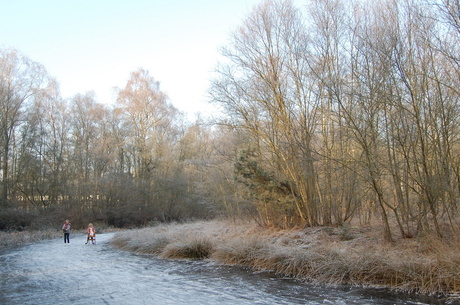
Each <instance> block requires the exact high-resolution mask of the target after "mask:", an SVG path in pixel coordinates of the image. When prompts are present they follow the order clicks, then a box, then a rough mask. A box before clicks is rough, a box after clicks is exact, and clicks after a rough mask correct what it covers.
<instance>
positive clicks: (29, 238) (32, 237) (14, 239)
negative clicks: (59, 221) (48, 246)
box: [0, 230, 62, 246]
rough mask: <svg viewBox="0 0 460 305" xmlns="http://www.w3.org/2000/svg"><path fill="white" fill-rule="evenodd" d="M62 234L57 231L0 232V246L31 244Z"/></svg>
mask: <svg viewBox="0 0 460 305" xmlns="http://www.w3.org/2000/svg"><path fill="white" fill-rule="evenodd" d="M61 236H62V233H61V232H60V231H58V230H40V231H22V232H3V231H0V246H6V245H19V244H24V243H31V242H36V241H40V240H45V239H53V238H57V237H61Z"/></svg>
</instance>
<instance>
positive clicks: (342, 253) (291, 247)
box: [112, 221, 460, 296]
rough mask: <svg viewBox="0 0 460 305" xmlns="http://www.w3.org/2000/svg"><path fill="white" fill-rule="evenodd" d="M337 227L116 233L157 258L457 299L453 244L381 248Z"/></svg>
mask: <svg viewBox="0 0 460 305" xmlns="http://www.w3.org/2000/svg"><path fill="white" fill-rule="evenodd" d="M340 230H341V229H340V228H319V229H318V228H316V229H315V228H312V229H307V230H287V231H275V230H268V229H261V228H260V227H258V226H257V225H255V224H252V223H231V222H227V221H210V222H197V223H190V224H170V225H159V226H156V227H152V228H146V229H142V230H135V231H128V232H122V233H118V234H116V235H115V237H114V239H113V240H112V243H113V244H114V245H116V246H118V247H120V248H121V249H124V250H128V251H136V252H142V253H150V254H155V255H158V256H160V257H164V258H194V259H204V258H209V259H212V260H214V261H217V262H219V263H222V264H231V265H242V266H247V267H250V268H252V269H254V270H267V271H271V272H274V273H275V274H277V275H279V276H289V277H293V278H297V279H300V280H305V281H311V282H316V283H323V284H329V285H338V284H348V285H357V286H372V287H389V288H393V289H395V290H400V291H406V292H417V293H423V294H442V295H457V296H458V295H460V251H459V250H460V243H459V242H451V243H450V244H446V243H443V242H441V241H439V240H437V239H430V238H425V239H423V240H403V239H401V240H400V241H398V243H396V244H384V243H382V242H381V240H379V239H377V238H375V236H373V235H372V233H373V232H372V231H371V232H366V231H360V230H355V232H353V237H354V238H352V239H348V238H346V239H344V238H341V231H340Z"/></svg>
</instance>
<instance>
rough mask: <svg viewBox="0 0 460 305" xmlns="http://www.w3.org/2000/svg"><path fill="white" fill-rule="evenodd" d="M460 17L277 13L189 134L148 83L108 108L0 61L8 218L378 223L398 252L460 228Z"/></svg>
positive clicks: (20, 62) (246, 47)
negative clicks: (208, 120)
mask: <svg viewBox="0 0 460 305" xmlns="http://www.w3.org/2000/svg"><path fill="white" fill-rule="evenodd" d="M459 12H460V2H459V1H458V0H439V1H435V0H432V1H428V0H426V1H412V0H378V1H358V0H357V1H345V0H309V1H306V2H305V5H304V6H302V7H296V6H295V5H294V4H293V3H292V2H291V1H270V0H268V1H262V2H261V3H260V4H259V5H258V6H256V7H255V8H254V9H253V11H252V12H251V13H250V14H249V15H248V17H247V18H246V19H245V20H244V22H243V23H242V25H241V26H240V27H239V28H238V29H237V30H236V31H234V33H233V35H232V36H231V39H230V41H229V43H228V45H227V46H225V47H224V48H223V49H222V54H223V55H224V56H225V58H226V60H224V61H222V62H221V63H220V65H219V66H218V68H217V76H216V77H215V79H213V80H212V84H211V87H210V95H211V99H212V101H213V102H215V103H217V104H218V105H219V106H221V107H222V109H223V113H224V115H223V117H222V118H221V119H219V120H218V122H214V123H218V124H212V125H210V124H204V122H202V121H200V120H198V121H197V122H196V123H193V124H190V123H187V122H185V120H184V117H183V115H182V114H181V113H180V112H179V111H178V110H177V109H175V108H174V107H173V106H172V104H171V103H170V101H169V100H168V98H167V96H166V95H165V94H164V93H163V92H162V91H161V90H160V87H159V83H158V82H157V81H156V80H155V79H154V78H153V77H152V76H150V74H149V72H148V71H146V70H143V69H139V70H137V71H135V72H133V73H132V74H131V76H130V79H129V80H128V82H127V84H126V86H125V87H124V88H119V89H118V90H117V94H116V96H117V99H116V103H115V104H114V105H113V106H110V107H109V106H107V105H105V104H101V103H98V102H97V101H96V98H95V96H94V95H93V94H92V93H85V94H79V95H76V96H74V97H72V98H70V99H68V100H64V99H62V98H61V96H60V94H59V89H58V84H57V82H56V81H55V80H53V79H52V78H51V77H50V76H49V75H47V73H46V70H45V69H44V67H42V66H41V65H40V64H38V63H35V62H33V61H31V60H30V59H28V58H26V57H24V56H23V55H21V54H20V53H19V52H18V51H16V50H10V49H6V50H1V54H0V73H1V79H0V103H1V113H0V124H1V125H2V135H1V138H0V139H1V144H2V146H1V147H2V148H1V159H2V168H1V170H2V181H1V182H2V183H1V186H2V189H1V199H2V205H3V207H2V211H3V212H2V213H3V215H6V214H7V212H8V211H10V208H11V207H14V208H15V209H18V208H19V209H20V210H21V211H22V212H21V213H25V211H28V210H31V209H33V210H35V211H46V213H47V215H49V214H53V213H51V211H52V212H54V215H57V216H59V217H61V218H60V219H62V218H65V217H66V216H63V215H66V213H67V214H68V213H69V211H71V213H72V217H73V218H81V219H82V220H83V219H85V220H86V219H87V218H90V219H97V220H100V221H104V222H107V223H109V224H112V225H116V226H127V225H141V224H146V223H148V222H150V221H170V220H181V219H187V218H203V217H212V216H215V215H216V214H219V213H224V214H227V215H230V216H233V217H242V216H247V215H249V216H251V217H253V218H255V219H256V220H257V221H258V222H259V223H261V224H262V225H268V226H276V227H293V226H299V225H307V226H317V225H337V224H342V223H344V222H349V221H351V220H352V219H354V220H359V221H360V222H361V223H368V222H369V221H370V220H371V219H372V218H376V217H377V218H379V219H381V223H382V226H383V228H384V232H385V233H384V237H385V239H386V240H388V241H390V240H392V239H393V238H394V234H396V233H398V234H399V235H400V236H403V237H411V236H416V235H419V234H424V233H426V232H429V231H432V232H435V233H436V234H437V235H438V236H439V237H443V236H445V235H447V234H451V233H452V232H455V231H457V232H458V230H459V222H458V207H459V204H458V201H459V199H460V159H459V156H458V151H459V145H460V143H459V141H460V137H459V136H460V135H459V132H460V126H459V124H460V116H459V115H460V113H459V111H460V109H459V98H460V92H459V89H458V83H459V79H460V73H459V71H460V70H459V64H460V50H459V48H458V46H459V45H460V43H459V42H460V41H459V38H460V13H459ZM8 207H10V208H8ZM34 208H37V209H34ZM37 213H38V212H37ZM15 215H17V214H15ZM4 218H5V219H7V217H4ZM10 218H11V217H10ZM10 218H8V219H10ZM26 218H27V217H21V219H26ZM393 224H396V232H395V230H394V226H393Z"/></svg>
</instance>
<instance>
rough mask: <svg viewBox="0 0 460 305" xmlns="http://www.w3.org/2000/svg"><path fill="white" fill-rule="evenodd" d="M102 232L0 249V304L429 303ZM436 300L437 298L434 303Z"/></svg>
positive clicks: (428, 302)
mask: <svg viewBox="0 0 460 305" xmlns="http://www.w3.org/2000/svg"><path fill="white" fill-rule="evenodd" d="M112 236H113V234H112V233H110V234H100V235H98V236H97V245H85V241H86V236H83V235H75V234H74V235H72V236H71V243H70V245H64V242H63V240H61V239H57V240H52V241H44V242H39V243H34V244H30V245H25V246H21V247H16V248H11V249H1V250H0V276H1V278H0V304H3V305H7V304H21V305H23V304H42V305H46V304H50V305H51V304H53V305H56V304H82V305H83V304H84V305H86V304H117V305H118V304H119V305H122V304H123V305H125V304H160V305H161V304H238V305H240V304H433V300H431V302H430V300H420V299H418V300H417V299H409V298H408V297H407V296H405V295H397V294H388V293H382V292H379V291H369V290H364V289H349V288H343V289H330V288H327V289H326V288H321V287H316V286H313V285H309V284H304V283H298V282H296V281H293V280H288V279H279V278H273V277H272V276H270V275H268V274H254V273H252V272H249V271H246V270H243V269H241V268H234V267H225V266H218V265H215V264H213V263H211V262H207V261H176V260H160V259H156V258H153V257H150V256H142V255H136V254H132V253H127V252H123V251H119V250H117V249H114V248H112V247H111V246H109V245H108V241H109V239H110V238H111V237H112ZM439 304H441V303H439Z"/></svg>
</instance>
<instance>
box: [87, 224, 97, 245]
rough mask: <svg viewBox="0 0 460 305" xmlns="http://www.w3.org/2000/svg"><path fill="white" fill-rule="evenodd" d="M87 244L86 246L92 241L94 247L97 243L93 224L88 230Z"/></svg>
mask: <svg viewBox="0 0 460 305" xmlns="http://www.w3.org/2000/svg"><path fill="white" fill-rule="evenodd" d="M86 234H87V236H88V237H87V238H86V243H85V245H86V244H87V243H88V242H89V241H90V240H91V243H92V244H93V245H94V244H95V243H96V228H95V227H94V226H93V224H92V223H90V224H89V225H88V229H86Z"/></svg>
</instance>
